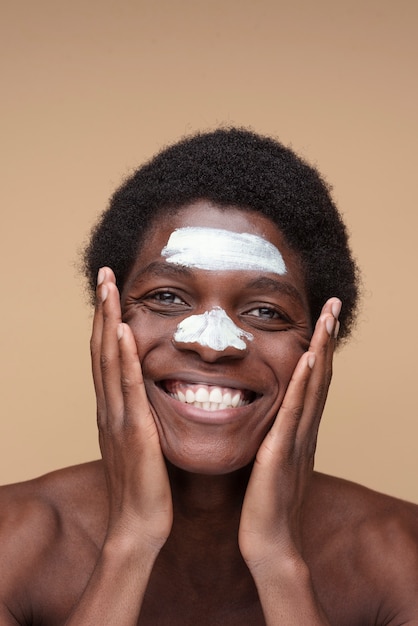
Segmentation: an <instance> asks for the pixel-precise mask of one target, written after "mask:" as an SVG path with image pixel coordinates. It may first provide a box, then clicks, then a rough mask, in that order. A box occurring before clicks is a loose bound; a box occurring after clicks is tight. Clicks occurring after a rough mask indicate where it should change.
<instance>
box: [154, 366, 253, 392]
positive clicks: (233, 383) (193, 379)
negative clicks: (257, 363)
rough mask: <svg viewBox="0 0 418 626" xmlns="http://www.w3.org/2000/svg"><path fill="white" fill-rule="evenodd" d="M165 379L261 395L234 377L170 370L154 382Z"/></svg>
mask: <svg viewBox="0 0 418 626" xmlns="http://www.w3.org/2000/svg"><path fill="white" fill-rule="evenodd" d="M166 380H175V381H178V382H181V383H184V384H186V385H187V384H189V385H210V386H213V387H229V388H230V389H238V390H241V391H247V392H248V391H249V392H252V393H253V394H256V395H257V396H258V395H261V394H260V392H259V391H257V390H256V389H254V388H253V387H252V386H248V385H246V384H245V383H243V382H242V381H237V380H236V379H234V378H229V377H224V376H222V377H220V376H217V377H214V376H208V375H204V376H202V375H199V374H197V373H192V372H181V373H180V372H178V373H176V372H171V373H170V374H168V375H167V376H163V377H161V378H160V379H159V380H158V381H156V383H157V384H158V385H163V383H164V381H166Z"/></svg>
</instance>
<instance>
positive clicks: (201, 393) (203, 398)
mask: <svg viewBox="0 0 418 626" xmlns="http://www.w3.org/2000/svg"><path fill="white" fill-rule="evenodd" d="M195 401H196V402H209V392H208V390H207V389H205V388H204V387H199V389H198V390H197V391H196V393H195Z"/></svg>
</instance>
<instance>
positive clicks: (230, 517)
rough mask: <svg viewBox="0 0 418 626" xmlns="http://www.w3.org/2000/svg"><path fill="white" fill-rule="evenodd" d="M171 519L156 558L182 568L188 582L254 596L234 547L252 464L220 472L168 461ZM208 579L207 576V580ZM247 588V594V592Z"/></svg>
mask: <svg viewBox="0 0 418 626" xmlns="http://www.w3.org/2000/svg"><path fill="white" fill-rule="evenodd" d="M168 472H169V476H170V482H171V489H172V496H173V506H174V522H173V527H172V532H171V534H170V537H169V539H168V541H167V543H166V544H165V546H164V548H163V550H162V553H161V557H160V562H161V564H163V563H165V565H164V567H165V566H168V567H169V569H170V570H171V571H174V572H180V571H181V572H182V573H183V574H182V575H183V576H185V577H186V579H188V578H189V577H190V580H183V584H184V585H186V586H185V588H187V587H188V583H190V585H191V586H194V587H196V585H197V586H200V585H201V587H202V589H204V588H205V587H206V588H207V585H208V584H209V582H210V585H211V588H213V587H214V586H216V587H219V589H218V592H219V593H220V594H221V593H223V592H224V590H225V589H229V593H231V586H232V587H234V585H235V591H236V593H243V595H244V596H246V597H248V598H253V596H254V584H253V582H252V579H251V577H250V576H249V573H248V570H247V567H246V565H245V563H244V561H243V559H242V557H241V554H240V551H239V548H238V527H239V522H240V515H241V508H242V501H243V498H244V495H245V490H246V487H247V483H248V479H249V475H250V472H251V467H246V468H243V469H242V470H239V471H237V472H234V473H232V474H228V475H222V476H207V475H199V474H190V473H188V472H184V471H183V470H180V469H178V468H176V467H173V466H172V465H170V464H168ZM208 581H209V582H208ZM248 594H249V595H248Z"/></svg>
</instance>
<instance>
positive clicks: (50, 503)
mask: <svg viewBox="0 0 418 626" xmlns="http://www.w3.org/2000/svg"><path fill="white" fill-rule="evenodd" d="M105 493H106V492H105V485H104V479H103V474H102V470H101V464H100V463H99V462H94V463H87V464H84V465H79V466H75V467H71V468H66V469H63V470H58V471H56V472H52V473H50V474H47V475H45V476H42V477H39V478H36V479H34V480H29V481H26V482H22V483H16V484H14V485H6V486H4V487H1V488H0V606H1V608H0V616H3V613H4V612H5V611H6V607H7V609H8V611H9V612H10V614H12V615H15V614H16V613H18V612H19V611H20V610H23V609H22V607H25V606H26V607H29V606H31V607H32V606H33V604H34V603H35V602H36V595H37V592H38V591H39V586H40V583H39V581H40V580H41V577H42V575H43V573H44V572H48V571H50V572H53V571H54V572H55V575H56V580H57V581H58V579H59V572H58V566H57V564H58V563H59V560H60V559H63V560H64V562H65V561H66V560H67V559H68V556H67V554H69V553H70V545H72V546H73V549H74V546H75V545H79V546H82V545H84V546H85V545H86V544H91V545H94V544H99V543H100V541H101V537H102V534H103V530H102V529H103V528H104V527H105V526H104V524H105V519H104V512H105V510H106V506H105V503H106V501H105ZM67 565H68V563H67ZM34 572H37V575H36V576H34ZM47 578H50V577H49V576H48V577H47ZM37 581H38V582H37ZM49 583H51V581H50V580H49ZM52 587H53V585H52ZM23 590H24V591H23ZM23 593H24V594H25V596H24V597H23V595H22V596H19V594H23ZM16 607H19V609H17V608H16ZM28 610H29V609H28ZM2 611H3V613H2ZM5 619H6V618H5ZM20 619H21V620H22V621H20V620H19V621H17V622H13V621H12V622H10V623H25V621H24V620H23V617H21V618H20ZM2 623H3V622H2ZM5 623H9V622H6V621H5Z"/></svg>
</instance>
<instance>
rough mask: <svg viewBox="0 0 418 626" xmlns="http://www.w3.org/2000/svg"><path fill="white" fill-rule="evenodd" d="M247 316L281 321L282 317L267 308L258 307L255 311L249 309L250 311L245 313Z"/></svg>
mask: <svg viewBox="0 0 418 626" xmlns="http://www.w3.org/2000/svg"><path fill="white" fill-rule="evenodd" d="M247 315H253V316H254V317H259V318H260V319H263V320H276V319H283V316H282V315H280V313H279V312H278V311H276V310H275V309H273V308H271V307H268V306H260V307H257V308H256V309H251V311H248V312H247Z"/></svg>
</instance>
